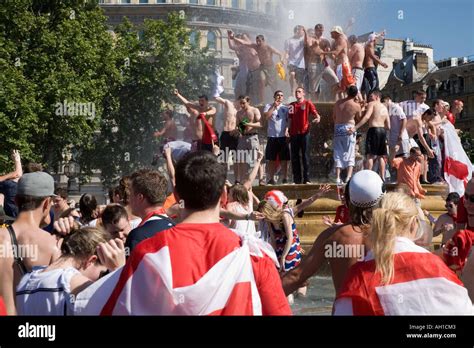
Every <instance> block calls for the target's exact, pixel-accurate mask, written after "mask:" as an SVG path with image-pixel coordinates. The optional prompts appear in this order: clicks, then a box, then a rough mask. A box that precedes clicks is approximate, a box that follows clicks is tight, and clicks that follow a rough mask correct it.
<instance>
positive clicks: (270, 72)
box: [229, 31, 283, 104]
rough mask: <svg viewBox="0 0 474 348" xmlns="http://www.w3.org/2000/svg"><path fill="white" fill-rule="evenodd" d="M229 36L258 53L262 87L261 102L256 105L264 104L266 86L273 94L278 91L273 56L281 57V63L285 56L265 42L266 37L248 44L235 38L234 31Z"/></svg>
mask: <svg viewBox="0 0 474 348" xmlns="http://www.w3.org/2000/svg"><path fill="white" fill-rule="evenodd" d="M229 35H231V38H232V39H234V40H235V42H238V43H240V44H242V45H244V46H247V47H250V48H253V49H254V50H256V51H257V54H258V58H259V59H260V63H261V64H260V85H259V87H260V88H259V93H258V98H259V100H258V101H256V104H261V103H263V100H264V96H265V86H270V88H271V89H272V92H273V91H274V90H275V89H276V70H275V63H274V62H273V55H274V54H275V55H277V56H279V57H280V61H281V60H283V54H282V53H281V52H280V51H278V50H277V49H275V48H273V47H272V46H270V45H269V44H267V43H266V42H265V37H264V36H263V35H257V38H256V40H255V43H248V42H247V41H245V40H242V39H239V38H237V37H235V36H234V34H233V33H232V31H230V33H229Z"/></svg>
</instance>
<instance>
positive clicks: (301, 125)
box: [288, 100, 318, 136]
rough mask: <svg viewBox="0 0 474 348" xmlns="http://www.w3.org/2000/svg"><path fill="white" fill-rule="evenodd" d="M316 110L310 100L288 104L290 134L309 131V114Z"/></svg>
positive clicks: (314, 112)
mask: <svg viewBox="0 0 474 348" xmlns="http://www.w3.org/2000/svg"><path fill="white" fill-rule="evenodd" d="M317 113H318V111H317V110H316V107H315V106H314V104H313V103H312V102H311V101H310V100H304V101H303V102H301V103H298V102H293V103H291V104H290V106H289V113H288V117H289V119H290V120H291V128H290V130H289V132H290V135H291V136H294V135H298V134H306V133H308V131H309V115H310V114H313V115H316V114H317Z"/></svg>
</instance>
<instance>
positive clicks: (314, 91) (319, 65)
mask: <svg viewBox="0 0 474 348" xmlns="http://www.w3.org/2000/svg"><path fill="white" fill-rule="evenodd" d="M323 33H324V26H323V25H322V24H316V26H315V27H314V35H315V36H314V37H312V36H311V35H309V33H307V32H306V30H304V42H305V52H306V55H305V63H306V71H307V74H308V80H309V81H308V84H309V93H310V97H311V99H312V100H313V101H314V102H317V101H318V99H319V96H320V95H324V94H325V93H324V92H325V91H322V90H321V88H320V87H321V80H324V81H325V82H326V83H327V84H328V86H330V89H331V90H334V89H335V87H336V86H337V84H338V83H339V80H338V79H337V76H336V74H335V73H334V70H332V69H331V67H330V66H329V64H328V62H327V60H326V59H324V56H323V52H325V51H329V48H330V46H331V44H330V42H329V41H328V40H327V39H325V38H323Z"/></svg>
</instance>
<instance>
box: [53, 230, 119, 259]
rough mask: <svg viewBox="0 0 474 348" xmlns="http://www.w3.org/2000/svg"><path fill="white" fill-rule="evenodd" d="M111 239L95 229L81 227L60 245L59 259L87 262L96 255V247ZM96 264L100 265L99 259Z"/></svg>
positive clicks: (106, 234)
mask: <svg viewBox="0 0 474 348" xmlns="http://www.w3.org/2000/svg"><path fill="white" fill-rule="evenodd" d="M110 239H111V236H110V234H109V233H107V232H106V231H104V230H102V229H99V228H95V227H82V228H79V229H76V230H73V231H72V232H71V233H69V234H68V235H66V236H65V237H64V239H63V242H62V244H61V257H64V258H66V257H73V258H75V259H79V260H87V259H88V258H89V257H91V256H93V255H97V251H96V250H97V246H98V245H99V244H100V243H105V242H107V241H108V240H110ZM97 262H99V263H100V261H99V258H97Z"/></svg>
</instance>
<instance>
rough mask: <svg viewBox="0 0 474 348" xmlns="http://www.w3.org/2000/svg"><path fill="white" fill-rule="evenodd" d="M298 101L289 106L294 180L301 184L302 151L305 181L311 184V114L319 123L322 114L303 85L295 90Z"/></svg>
mask: <svg viewBox="0 0 474 348" xmlns="http://www.w3.org/2000/svg"><path fill="white" fill-rule="evenodd" d="M295 97H296V101H295V102H293V103H291V104H290V106H289V113H288V118H289V120H288V122H289V125H288V129H289V133H290V143H291V166H292V168H293V182H294V183H295V184H301V179H302V178H301V162H300V153H301V156H302V158H303V182H304V183H305V184H310V183H311V182H310V180H309V161H310V159H309V153H310V145H309V139H310V120H309V119H310V116H312V118H313V120H312V121H311V123H319V122H320V121H321V116H320V115H319V114H318V111H317V110H316V107H315V106H314V104H313V103H312V102H311V101H310V100H306V99H305V98H304V97H305V91H304V88H303V87H298V88H297V89H296V92H295Z"/></svg>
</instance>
